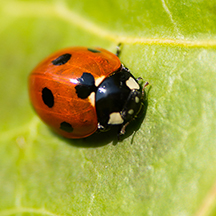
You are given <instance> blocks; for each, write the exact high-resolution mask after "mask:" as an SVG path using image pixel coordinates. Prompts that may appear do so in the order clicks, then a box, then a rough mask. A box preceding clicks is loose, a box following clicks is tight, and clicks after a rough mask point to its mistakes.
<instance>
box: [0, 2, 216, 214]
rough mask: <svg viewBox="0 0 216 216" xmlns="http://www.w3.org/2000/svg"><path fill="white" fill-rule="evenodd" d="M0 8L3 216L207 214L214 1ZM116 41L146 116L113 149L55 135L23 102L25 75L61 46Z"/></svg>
mask: <svg viewBox="0 0 216 216" xmlns="http://www.w3.org/2000/svg"><path fill="white" fill-rule="evenodd" d="M0 3H1V7H0V41H1V43H0V47H1V48H0V70H1V73H0V99H1V109H0V110H1V112H0V131H1V132H0V145H1V147H0V185H1V187H0V215H1V216H2V215H6V216H7V215H17V216H24V215H25V216H27V215H33V216H34V215H52V216H56V215H58V216H59V215H88V216H90V215H137V216H139V215H149V216H152V215H181V216H183V215H184V216H185V215H196V216H203V215H215V214H216V209H215V208H216V203H215V201H216V199H215V198H216V189H215V188H216V168H215V164H216V156H215V155H216V142H215V140H216V133H215V131H216V113H215V110H216V98H215V97H216V85H215V83H216V1H215V0H210V1H204V0H200V1H192V0H187V1H177V0H174V1H167V0H161V1H158V0H151V1H147V0H115V1H114V0H108V1H97V0H92V1H87V0H82V1H76V0H74V1H69V0H64V1H57V0H56V1H54V0H53V1H51V0H45V1H41V0H37V1H36V0H35V1H32V0H26V1H18V0H14V1H13V0H8V1H3V0H0ZM119 42H122V43H123V48H122V53H121V56H120V58H121V60H122V62H124V63H125V65H126V66H127V67H129V68H130V70H131V71H132V73H133V74H134V76H135V77H143V79H144V80H145V81H148V82H149V83H150V86H151V87H150V88H148V89H147V93H148V94H147V96H148V109H147V113H146V116H145V118H144V119H143V120H138V121H137V122H134V123H133V124H131V125H130V126H129V128H128V134H127V135H126V136H125V139H124V140H123V141H121V142H118V141H117V138H116V136H115V134H114V133H104V134H100V135H93V136H91V137H89V138H86V139H83V140H67V139H64V138H62V137H59V136H58V135H56V134H54V133H53V132H52V131H50V129H49V128H48V127H47V126H46V125H44V124H43V123H42V122H41V121H40V119H39V118H38V117H37V116H36V114H35V113H34V111H33V109H32V107H31V105H30V102H29V99H28V88H27V80H28V75H29V73H30V72H31V70H32V69H33V68H34V67H35V66H36V65H37V64H38V63H39V62H40V61H41V60H42V59H43V58H45V57H46V56H47V55H49V54H51V53H52V52H54V51H56V50H58V49H61V48H64V47H69V46H88V47H97V46H99V47H103V48H105V49H108V50H110V51H112V52H115V48H116V45H117V44H118V43H119ZM134 131H136V132H135V133H134Z"/></svg>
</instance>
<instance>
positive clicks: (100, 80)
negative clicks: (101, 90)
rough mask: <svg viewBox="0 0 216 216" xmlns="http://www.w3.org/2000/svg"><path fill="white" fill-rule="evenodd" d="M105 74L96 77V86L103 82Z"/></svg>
mask: <svg viewBox="0 0 216 216" xmlns="http://www.w3.org/2000/svg"><path fill="white" fill-rule="evenodd" d="M104 78H105V76H100V77H97V78H95V86H96V87H98V86H99V85H100V84H101V82H102V81H103V80H104Z"/></svg>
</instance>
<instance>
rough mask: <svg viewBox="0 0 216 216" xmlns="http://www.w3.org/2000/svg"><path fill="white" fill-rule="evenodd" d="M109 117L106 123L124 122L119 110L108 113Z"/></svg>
mask: <svg viewBox="0 0 216 216" xmlns="http://www.w3.org/2000/svg"><path fill="white" fill-rule="evenodd" d="M109 117H110V118H109V121H108V124H112V125H117V124H122V123H123V122H124V120H123V118H122V117H121V115H120V113H119V112H113V113H111V114H110V116H109Z"/></svg>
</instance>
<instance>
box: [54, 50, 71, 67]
mask: <svg viewBox="0 0 216 216" xmlns="http://www.w3.org/2000/svg"><path fill="white" fill-rule="evenodd" d="M70 58H71V54H69V53H66V54H63V55H61V56H59V57H58V58H56V59H54V60H53V61H52V63H53V64H54V65H63V64H65V63H67V62H68V61H69V60H70Z"/></svg>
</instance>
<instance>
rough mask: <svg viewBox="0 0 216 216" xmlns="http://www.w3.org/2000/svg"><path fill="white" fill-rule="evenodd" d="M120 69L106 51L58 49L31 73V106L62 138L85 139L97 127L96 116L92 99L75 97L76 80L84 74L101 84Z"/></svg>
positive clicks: (76, 48)
mask: <svg viewBox="0 0 216 216" xmlns="http://www.w3.org/2000/svg"><path fill="white" fill-rule="evenodd" d="M65 63H67V64H65ZM119 68H121V62H120V60H119V58H118V57H117V56H116V55H115V54H113V53H111V52H109V51H107V50H105V49H101V48H96V49H88V48H86V47H72V48H67V49H63V50H60V51H58V52H56V53H54V54H52V55H51V56H49V57H48V58H46V59H45V60H44V61H42V62H41V63H40V64H39V65H38V66H37V67H36V68H35V69H34V70H33V71H32V73H31V74H30V77H29V94H30V99H31V102H32V105H33V107H34V109H35V111H36V112H37V113H38V115H39V116H40V117H41V119H42V120H43V121H44V122H45V123H46V124H47V125H49V126H50V127H51V128H52V129H53V130H54V131H56V132H57V133H59V134H61V135H62V136H64V137H67V138H84V137H87V136H89V135H91V134H93V133H94V132H95V131H96V130H97V128H98V121H97V113H96V109H95V106H94V97H91V99H90V98H89V97H88V98H86V99H82V100H80V98H78V96H77V94H76V89H75V86H76V82H77V79H78V78H80V77H81V76H82V74H83V73H84V72H87V73H90V74H92V75H93V76H94V79H95V82H97V80H98V82H101V81H102V80H103V79H105V78H106V77H107V76H109V75H110V74H112V73H113V72H115V71H117V70H119ZM47 98H48V99H47ZM70 127H71V131H68V130H70ZM65 128H66V129H65ZM64 129H65V130H64Z"/></svg>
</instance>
